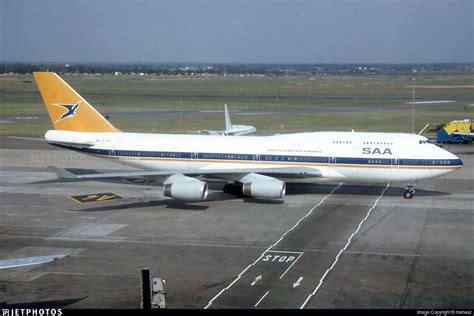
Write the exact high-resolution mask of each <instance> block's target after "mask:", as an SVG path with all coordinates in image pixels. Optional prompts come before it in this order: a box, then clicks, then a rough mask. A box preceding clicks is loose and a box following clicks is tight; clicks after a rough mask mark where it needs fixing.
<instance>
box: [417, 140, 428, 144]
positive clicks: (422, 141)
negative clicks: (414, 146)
mask: <svg viewBox="0 0 474 316" xmlns="http://www.w3.org/2000/svg"><path fill="white" fill-rule="evenodd" d="M419 143H420V144H427V143H428V141H427V140H420V142H419Z"/></svg>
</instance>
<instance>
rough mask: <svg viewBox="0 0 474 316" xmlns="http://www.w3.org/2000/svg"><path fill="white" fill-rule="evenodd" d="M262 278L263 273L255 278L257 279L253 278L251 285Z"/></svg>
mask: <svg viewBox="0 0 474 316" xmlns="http://www.w3.org/2000/svg"><path fill="white" fill-rule="evenodd" d="M261 279H262V275H261V274H260V275H259V276H258V277H256V278H255V280H253V282H252V283H250V286H254V285H255V284H256V283H257V282H258V281H260V280H261Z"/></svg>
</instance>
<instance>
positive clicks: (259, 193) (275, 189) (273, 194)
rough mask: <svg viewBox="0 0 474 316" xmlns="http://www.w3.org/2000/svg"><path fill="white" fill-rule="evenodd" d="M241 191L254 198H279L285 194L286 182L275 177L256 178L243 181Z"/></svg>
mask: <svg viewBox="0 0 474 316" xmlns="http://www.w3.org/2000/svg"><path fill="white" fill-rule="evenodd" d="M242 192H243V193H244V195H247V196H251V197H255V198H264V199H281V198H283V197H284V196H285V193H286V184H285V182H283V181H280V180H277V179H272V180H257V181H253V182H247V183H244V184H243V186H242Z"/></svg>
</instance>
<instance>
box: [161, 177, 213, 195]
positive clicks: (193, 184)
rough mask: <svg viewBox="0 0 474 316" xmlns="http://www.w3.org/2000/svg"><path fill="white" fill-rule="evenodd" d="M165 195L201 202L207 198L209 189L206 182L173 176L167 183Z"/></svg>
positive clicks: (164, 189)
mask: <svg viewBox="0 0 474 316" xmlns="http://www.w3.org/2000/svg"><path fill="white" fill-rule="evenodd" d="M163 194H164V195H165V196H167V197H172V198H175V199H180V200H185V201H201V200H205V199H206V198H207V194H208V187H207V183H206V182H203V181H200V180H197V179H194V178H191V177H186V176H183V175H173V176H171V177H169V178H168V179H167V180H166V181H165V183H164V185H163Z"/></svg>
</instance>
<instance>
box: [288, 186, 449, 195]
mask: <svg viewBox="0 0 474 316" xmlns="http://www.w3.org/2000/svg"><path fill="white" fill-rule="evenodd" d="M335 186H336V185H334V184H295V183H289V184H287V186H286V194H287V195H301V194H329V193H331V191H332V190H333V189H334V187H335ZM383 189H385V185H350V184H344V185H343V186H342V187H341V188H339V190H337V191H335V192H334V195H374V196H379V195H380V193H381V192H382V191H383ZM415 190H416V195H415V198H416V197H417V196H445V195H450V194H451V193H449V192H441V191H432V190H424V189H417V188H416V187H415ZM404 192H405V188H404V187H392V186H391V187H390V188H389V189H388V190H387V192H385V194H384V195H385V196H400V197H402V196H403V193H404Z"/></svg>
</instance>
